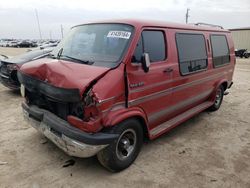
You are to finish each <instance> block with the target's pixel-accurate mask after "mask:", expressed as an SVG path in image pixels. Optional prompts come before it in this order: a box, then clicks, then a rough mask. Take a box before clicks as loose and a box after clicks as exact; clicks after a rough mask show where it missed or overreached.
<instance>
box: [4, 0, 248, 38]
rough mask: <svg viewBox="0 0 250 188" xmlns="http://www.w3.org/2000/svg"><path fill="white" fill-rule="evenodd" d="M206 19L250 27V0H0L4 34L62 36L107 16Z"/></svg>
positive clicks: (182, 19) (207, 20)
mask: <svg viewBox="0 0 250 188" xmlns="http://www.w3.org/2000/svg"><path fill="white" fill-rule="evenodd" d="M187 8H189V9H190V17H189V22H190V23H197V22H206V23H211V24H217V25H222V26H223V27H224V28H227V29H231V28H239V27H250V0H237V1H236V0H231V1H228V0H0V38H18V39H39V38H40V35H39V29H38V23H37V19H36V14H35V9H36V10H37V12H38V17H39V21H40V27H41V33H42V38H43V39H49V38H53V39H60V38H61V25H62V27H63V31H64V34H65V33H67V32H68V31H69V30H70V28H71V27H72V26H74V25H77V24H81V23H84V22H87V21H92V20H103V19H124V18H135V19H150V20H152V19H153V20H161V21H162V20H163V21H168V22H178V23H185V14H186V9H187Z"/></svg>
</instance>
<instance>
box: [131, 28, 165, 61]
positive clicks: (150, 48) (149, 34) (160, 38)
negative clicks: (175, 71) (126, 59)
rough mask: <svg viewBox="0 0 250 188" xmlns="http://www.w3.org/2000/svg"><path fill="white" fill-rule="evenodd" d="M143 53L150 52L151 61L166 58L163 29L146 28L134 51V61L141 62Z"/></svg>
mask: <svg viewBox="0 0 250 188" xmlns="http://www.w3.org/2000/svg"><path fill="white" fill-rule="evenodd" d="M143 53H148V54H149V57H150V61H151V63H153V62H158V61H163V60H165V59H166V46H165V37H164V33H163V32H162V31H153V30H145V31H143V32H142V35H141V38H140V39H139V42H138V44H137V47H136V49H135V52H134V56H133V60H132V61H133V62H138V63H139V62H141V57H142V54H143Z"/></svg>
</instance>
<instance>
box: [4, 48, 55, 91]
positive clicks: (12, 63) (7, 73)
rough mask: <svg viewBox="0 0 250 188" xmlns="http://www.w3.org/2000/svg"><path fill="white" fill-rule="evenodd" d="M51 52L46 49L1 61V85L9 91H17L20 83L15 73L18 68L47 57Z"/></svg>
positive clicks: (50, 49) (49, 49)
mask: <svg viewBox="0 0 250 188" xmlns="http://www.w3.org/2000/svg"><path fill="white" fill-rule="evenodd" d="M52 50H53V48H46V49H43V50H35V51H31V52H26V53H24V54H21V55H19V56H15V57H12V58H5V59H2V60H1V65H0V81H1V83H2V84H3V85H4V86H6V87H8V88H10V89H13V90H17V89H19V88H20V83H19V81H18V79H17V71H18V70H19V69H20V67H21V66H22V65H23V64H25V63H28V62H30V61H33V60H36V59H40V58H43V57H46V56H48V55H49V53H50V52H51V51H52Z"/></svg>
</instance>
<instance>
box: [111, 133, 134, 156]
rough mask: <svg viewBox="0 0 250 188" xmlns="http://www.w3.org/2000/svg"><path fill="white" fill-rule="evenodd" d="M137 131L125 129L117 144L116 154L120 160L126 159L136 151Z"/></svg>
mask: <svg viewBox="0 0 250 188" xmlns="http://www.w3.org/2000/svg"><path fill="white" fill-rule="evenodd" d="M135 146H136V133H135V131H134V130H133V129H127V130H125V131H124V132H123V133H122V134H121V135H120V137H119V139H118V142H117V145H116V155H117V157H118V158H119V159H120V160H126V159H127V158H128V157H130V155H131V154H132V153H133V152H134V150H135Z"/></svg>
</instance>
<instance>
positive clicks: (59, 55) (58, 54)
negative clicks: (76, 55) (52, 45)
mask: <svg viewBox="0 0 250 188" xmlns="http://www.w3.org/2000/svg"><path fill="white" fill-rule="evenodd" d="M62 52H63V48H61V49H60V50H59V51H58V53H57V59H60V57H61V55H62Z"/></svg>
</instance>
